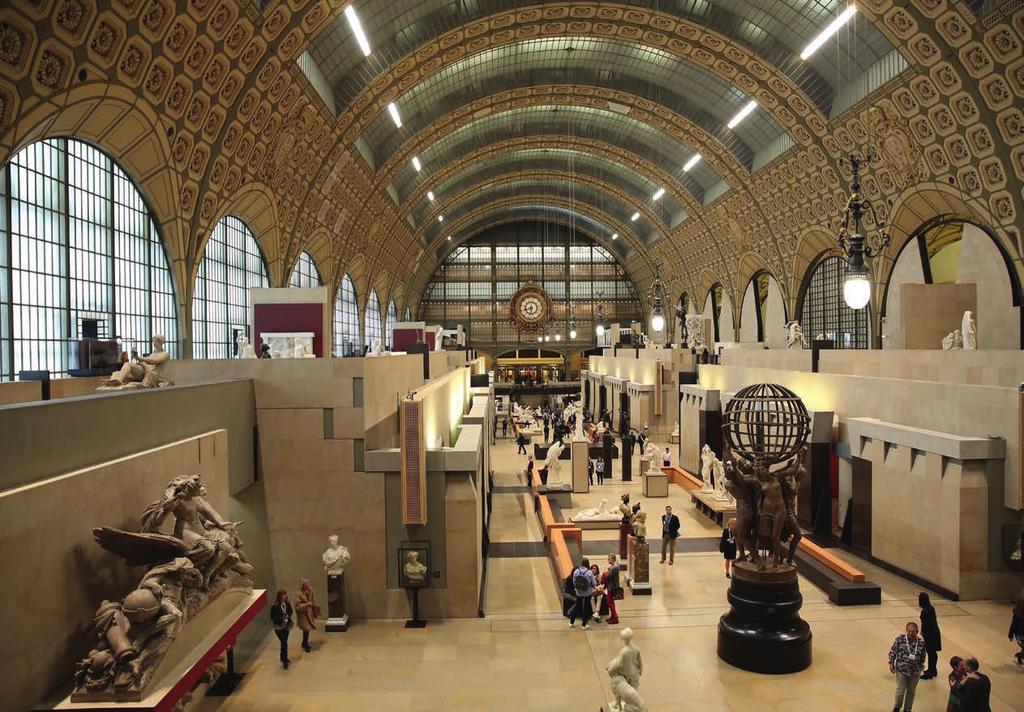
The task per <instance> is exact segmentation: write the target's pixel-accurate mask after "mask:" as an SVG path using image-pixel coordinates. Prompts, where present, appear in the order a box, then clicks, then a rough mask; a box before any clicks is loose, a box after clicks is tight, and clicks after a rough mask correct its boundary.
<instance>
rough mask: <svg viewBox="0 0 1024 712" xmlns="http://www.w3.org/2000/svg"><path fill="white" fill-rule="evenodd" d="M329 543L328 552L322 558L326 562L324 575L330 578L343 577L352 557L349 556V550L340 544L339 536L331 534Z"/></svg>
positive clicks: (328, 538) (328, 539)
mask: <svg viewBox="0 0 1024 712" xmlns="http://www.w3.org/2000/svg"><path fill="white" fill-rule="evenodd" d="M327 543H328V546H327V551H325V552H324V554H323V556H322V557H321V558H322V559H323V562H324V573H326V574H327V575H328V576H341V575H342V574H343V573H345V567H346V566H348V562H349V561H351V560H352V557H351V555H349V553H348V549H346V548H345V546H344V545H343V544H339V543H338V535H337V534H331V535H330V536H329V537H327Z"/></svg>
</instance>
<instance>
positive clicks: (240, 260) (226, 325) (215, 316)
mask: <svg viewBox="0 0 1024 712" xmlns="http://www.w3.org/2000/svg"><path fill="white" fill-rule="evenodd" d="M269 286H270V280H269V279H268V278H267V264H266V262H265V261H264V259H263V252H262V251H261V250H260V247H259V245H258V244H257V242H256V238H255V236H254V235H253V234H252V231H251V230H250V229H249V228H248V226H247V225H246V224H245V223H244V222H242V221H241V220H239V219H238V218H236V217H235V216H233V215H227V216H225V217H223V218H221V219H220V221H218V223H217V224H216V226H214V228H213V234H212V235H210V240H209V242H207V243H206V250H205V252H204V253H203V261H202V262H200V263H199V274H198V275H197V276H196V291H195V295H194V296H193V297H192V355H193V356H194V357H195V358H230V357H231V356H232V355H233V354H234V353H235V351H236V340H237V339H238V336H239V335H240V334H246V335H247V336H248V337H249V339H250V340H253V335H252V334H250V333H249V306H250V304H251V302H250V300H249V290H250V289H253V288H254V287H269Z"/></svg>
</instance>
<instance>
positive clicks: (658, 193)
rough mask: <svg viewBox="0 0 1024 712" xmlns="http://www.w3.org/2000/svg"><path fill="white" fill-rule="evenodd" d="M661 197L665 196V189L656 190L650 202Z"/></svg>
mask: <svg viewBox="0 0 1024 712" xmlns="http://www.w3.org/2000/svg"><path fill="white" fill-rule="evenodd" d="M663 195H665V189H664V188H658V190H656V191H655V192H654V195H653V196H651V200H661V196H663Z"/></svg>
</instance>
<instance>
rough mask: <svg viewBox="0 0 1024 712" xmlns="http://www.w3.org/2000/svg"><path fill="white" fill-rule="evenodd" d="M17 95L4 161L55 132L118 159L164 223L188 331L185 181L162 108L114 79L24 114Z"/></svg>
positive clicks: (2, 143) (0, 138) (0, 142)
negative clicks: (182, 205) (98, 90)
mask: <svg viewBox="0 0 1024 712" xmlns="http://www.w3.org/2000/svg"><path fill="white" fill-rule="evenodd" d="M4 98H6V96H5V97H4ZM13 98H14V101H15V104H14V105H13V106H12V108H11V116H13V117H16V119H17V121H16V122H15V123H14V124H13V125H12V126H11V127H8V128H7V129H6V130H5V131H3V132H2V133H0V166H2V165H6V163H7V162H8V161H9V160H10V159H11V157H12V156H14V154H15V153H17V152H18V151H20V150H21V149H22V148H24V147H26V146H28V145H30V144H32V143H35V142H36V141H43V140H45V139H50V138H75V139H79V140H82V141H87V142H89V143H92V144H94V145H96V146H97V147H99V148H101V149H102V150H103V151H104V152H105V153H106V154H107V155H109V156H110V157H111V158H112V159H114V160H115V161H116V162H117V163H118V165H120V166H121V168H122V169H123V170H124V171H125V172H126V173H127V174H128V175H129V177H131V179H132V181H134V183H135V186H136V188H137V189H138V191H139V192H140V193H141V194H142V197H143V198H144V199H145V201H146V203H147V205H148V206H149V208H150V211H151V212H152V214H153V217H154V218H155V219H156V221H157V224H158V225H159V227H160V234H161V236H162V238H163V241H164V246H165V248H166V250H167V257H168V260H170V263H171V272H172V274H173V276H174V280H175V282H176V284H175V287H176V289H175V292H176V294H177V299H178V311H179V313H178V323H179V324H180V325H181V329H182V331H183V332H184V331H185V330H186V329H187V328H188V324H189V323H190V322H189V319H188V316H187V314H186V307H187V305H189V304H191V299H192V296H191V286H190V285H191V282H192V279H191V276H192V272H193V270H192V269H190V267H189V251H188V244H189V235H188V226H187V224H186V223H185V221H184V220H183V219H182V216H181V211H180V209H179V197H180V195H181V190H182V186H181V181H180V178H179V174H178V172H177V171H176V170H174V165H175V161H174V160H173V159H172V154H171V147H170V143H169V141H168V138H167V136H166V134H165V133H164V131H163V129H162V127H161V125H160V120H159V117H158V116H157V114H156V112H155V111H154V110H153V108H152V107H151V106H150V104H149V103H148V102H141V101H139V100H138V97H137V96H136V95H135V93H134V92H132V91H131V90H129V89H128V88H126V87H123V86H119V85H114V84H104V87H103V92H102V93H96V92H91V91H88V90H86V89H84V88H82V87H76V88H75V89H73V90H69V91H63V92H58V93H55V94H53V95H51V96H48V97H46V99H45V100H44V101H42V102H39V103H38V104H36V105H35V106H33V107H32V108H31V109H28V110H27V111H25V112H24V113H22V114H18V108H19V105H18V103H17V102H18V99H17V94H16V93H15V95H14V97H13ZM2 118H3V117H2V116H0V119H2Z"/></svg>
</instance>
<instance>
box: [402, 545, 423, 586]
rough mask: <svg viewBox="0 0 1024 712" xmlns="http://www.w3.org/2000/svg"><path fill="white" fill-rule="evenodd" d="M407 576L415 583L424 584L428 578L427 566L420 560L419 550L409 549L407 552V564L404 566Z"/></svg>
mask: <svg viewBox="0 0 1024 712" xmlns="http://www.w3.org/2000/svg"><path fill="white" fill-rule="evenodd" d="M402 571H403V572H405V577H406V578H407V579H409V580H410V581H412V582H413V583H417V584H422V583H423V581H424V580H425V579H426V578H427V567H426V566H424V565H423V563H422V562H421V561H420V554H419V552H418V551H407V552H406V553H405V566H404V567H403V568H402Z"/></svg>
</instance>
